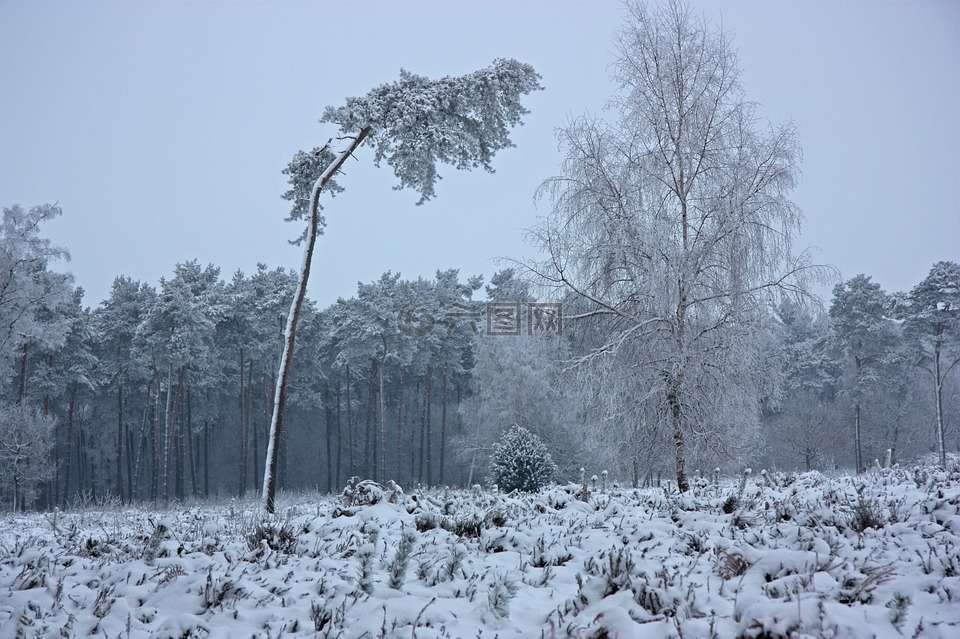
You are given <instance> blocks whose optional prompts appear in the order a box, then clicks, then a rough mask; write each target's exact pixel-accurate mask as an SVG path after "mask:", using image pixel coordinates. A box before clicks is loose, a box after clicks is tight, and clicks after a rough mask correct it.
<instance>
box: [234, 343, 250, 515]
mask: <svg viewBox="0 0 960 639" xmlns="http://www.w3.org/2000/svg"><path fill="white" fill-rule="evenodd" d="M243 367H244V361H243V347H242V346H241V347H240V393H239V395H238V398H239V402H238V403H239V405H240V406H239V407H240V424H239V426H240V477H239V482H238V490H237V495H239V496H240V497H243V496H244V495H245V494H246V492H247V458H248V447H249V441H248V438H249V436H250V433H249V432H247V420H246V414H245V413H246V408H247V395H246V392H245V391H246V389H245V387H244V383H243ZM247 383H248V384H249V383H250V382H249V380H248V381H247Z"/></svg>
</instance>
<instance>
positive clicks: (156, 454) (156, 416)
mask: <svg viewBox="0 0 960 639" xmlns="http://www.w3.org/2000/svg"><path fill="white" fill-rule="evenodd" d="M154 370H155V371H156V375H157V400H156V402H154V411H153V474H152V476H151V484H150V496H151V497H152V498H153V500H154V501H157V500H158V499H159V498H160V471H161V468H162V466H161V461H162V454H163V446H162V444H163V428H162V427H161V426H160V424H161V422H160V398H161V397H162V393H161V392H160V389H161V387H162V384H161V379H162V378H161V377H160V369H159V368H155V369H154ZM168 392H169V391H168Z"/></svg>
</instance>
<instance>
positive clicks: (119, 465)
mask: <svg viewBox="0 0 960 639" xmlns="http://www.w3.org/2000/svg"><path fill="white" fill-rule="evenodd" d="M124 439H125V438H124V436H123V382H122V381H119V380H118V383H117V494H118V495H119V496H120V500H121V501H123V500H124V499H125V497H124V494H123V440H124Z"/></svg>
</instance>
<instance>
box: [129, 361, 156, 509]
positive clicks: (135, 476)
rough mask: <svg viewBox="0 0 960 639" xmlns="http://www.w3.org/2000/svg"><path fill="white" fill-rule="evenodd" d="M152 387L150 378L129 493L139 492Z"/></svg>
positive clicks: (145, 452) (144, 401)
mask: <svg viewBox="0 0 960 639" xmlns="http://www.w3.org/2000/svg"><path fill="white" fill-rule="evenodd" d="M152 388H153V378H152V377H151V378H150V381H148V382H147V392H146V394H145V395H144V398H143V419H142V420H141V421H140V444H139V446H138V448H137V465H136V468H135V469H134V473H133V489H132V490H131V491H130V494H131V495H138V494H139V493H140V490H139V489H140V476H141V472H140V471H141V470H142V469H143V464H144V461H145V460H144V455H146V454H147V438H148V437H149V429H148V428H147V424H148V423H149V419H150V391H151V389H152Z"/></svg>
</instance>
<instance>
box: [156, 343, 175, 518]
mask: <svg viewBox="0 0 960 639" xmlns="http://www.w3.org/2000/svg"><path fill="white" fill-rule="evenodd" d="M172 407H173V362H172V361H171V362H167V399H166V402H165V403H164V409H163V467H162V469H161V472H160V480H159V481H160V482H162V485H161V486H159V489H160V497H161V498H162V499H163V501H164V502H166V501H167V500H168V499H169V495H168V493H167V491H168V490H169V487H170V453H171V450H170V449H171V448H172V447H173V425H172V423H171V422H172V421H173V415H172V414H171V409H172Z"/></svg>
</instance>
